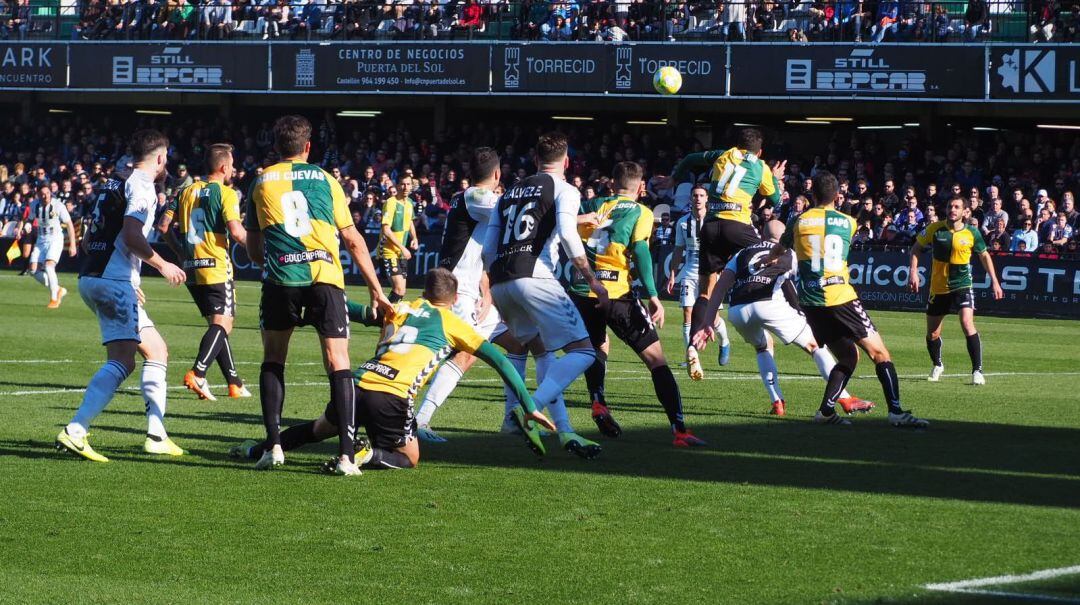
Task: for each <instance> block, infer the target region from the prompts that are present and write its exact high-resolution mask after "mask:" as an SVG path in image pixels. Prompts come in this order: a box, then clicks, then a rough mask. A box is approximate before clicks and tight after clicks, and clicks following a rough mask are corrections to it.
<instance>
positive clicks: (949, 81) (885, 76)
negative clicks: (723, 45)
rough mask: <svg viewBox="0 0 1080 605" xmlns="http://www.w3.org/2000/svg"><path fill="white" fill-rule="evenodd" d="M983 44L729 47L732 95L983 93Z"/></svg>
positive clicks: (981, 95)
mask: <svg viewBox="0 0 1080 605" xmlns="http://www.w3.org/2000/svg"><path fill="white" fill-rule="evenodd" d="M984 53H985V50H984V49H983V48H982V47H981V46H963V45H951V46H949V47H948V50H947V51H945V50H942V49H941V48H940V47H935V46H914V45H911V46H908V45H905V46H890V45H877V46H851V45H833V44H821V45H817V44H815V45H789V44H775V45H774V44H755V45H752V46H750V45H739V44H736V45H732V47H731V94H732V96H743V95H750V96H788V97H790V96H819V97H821V96H831V97H856V98H857V97H897V98H915V99H917V98H957V99H982V98H984V97H985V94H986V91H985V73H986V68H985V65H984V64H985V54H984Z"/></svg>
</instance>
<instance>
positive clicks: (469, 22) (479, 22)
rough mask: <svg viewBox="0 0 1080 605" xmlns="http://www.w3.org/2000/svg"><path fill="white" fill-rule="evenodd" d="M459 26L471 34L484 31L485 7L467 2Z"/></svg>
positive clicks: (459, 19) (474, 2)
mask: <svg viewBox="0 0 1080 605" xmlns="http://www.w3.org/2000/svg"><path fill="white" fill-rule="evenodd" d="M457 26H458V27H459V28H461V29H464V30H468V31H470V32H472V31H477V32H482V31H484V29H485V24H484V7H483V6H481V5H480V4H479V3H478V2H477V1H476V0H465V6H464V7H462V9H461V16H460V17H459V18H458V21H457ZM564 39H566V40H569V39H570V38H569V36H568V37H567V38H564Z"/></svg>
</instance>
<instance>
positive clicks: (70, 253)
mask: <svg viewBox="0 0 1080 605" xmlns="http://www.w3.org/2000/svg"><path fill="white" fill-rule="evenodd" d="M78 254H79V249H78V248H77V247H75V245H74V244H72V245H71V246H69V247H68V256H76V255H78Z"/></svg>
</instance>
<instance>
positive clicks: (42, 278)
mask: <svg viewBox="0 0 1080 605" xmlns="http://www.w3.org/2000/svg"><path fill="white" fill-rule="evenodd" d="M30 275H33V276H34V279H36V280H38V283H40V284H41V285H43V286H45V287H46V288H48V287H49V276H48V275H45V270H44V269H38V270H37V271H34V272H33V273H31V274H30Z"/></svg>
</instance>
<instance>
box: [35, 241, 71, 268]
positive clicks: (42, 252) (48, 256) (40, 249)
mask: <svg viewBox="0 0 1080 605" xmlns="http://www.w3.org/2000/svg"><path fill="white" fill-rule="evenodd" d="M63 251H64V238H63V237H62V236H61V237H50V238H48V239H42V238H40V237H39V238H38V240H37V242H35V243H34V247H33V249H31V250H30V263H31V264H34V265H40V264H42V263H44V262H45V261H49V260H51V261H52V262H54V263H55V262H57V261H59V260H60V254H61V253H62V252H63Z"/></svg>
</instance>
